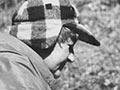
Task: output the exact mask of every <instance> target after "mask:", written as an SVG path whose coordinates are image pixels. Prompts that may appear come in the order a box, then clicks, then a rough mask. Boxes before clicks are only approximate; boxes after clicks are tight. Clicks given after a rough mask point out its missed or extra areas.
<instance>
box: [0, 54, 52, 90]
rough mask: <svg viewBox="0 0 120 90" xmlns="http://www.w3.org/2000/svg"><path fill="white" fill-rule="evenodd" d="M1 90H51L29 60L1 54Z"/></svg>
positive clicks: (14, 55)
mask: <svg viewBox="0 0 120 90" xmlns="http://www.w3.org/2000/svg"><path fill="white" fill-rule="evenodd" d="M0 90H50V89H46V84H45V83H44V80H43V78H42V76H39V77H38V76H37V74H36V73H35V70H34V68H32V65H31V64H30V62H29V60H28V58H26V57H23V56H20V55H17V54H13V53H9V52H7V53H4V54H3V53H2V54H1V53H0Z"/></svg>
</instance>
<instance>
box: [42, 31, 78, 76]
mask: <svg viewBox="0 0 120 90" xmlns="http://www.w3.org/2000/svg"><path fill="white" fill-rule="evenodd" d="M67 31H68V32H67ZM63 32H64V31H63ZM75 42H76V40H75V38H74V35H73V34H72V32H69V30H66V33H65V32H64V33H63V34H62V32H61V35H60V36H59V38H58V42H57V43H56V45H55V46H54V49H53V50H52V52H51V54H50V55H49V56H48V57H47V58H45V60H44V61H45V63H46V64H47V65H48V67H49V69H50V70H51V71H52V72H53V73H54V76H55V77H59V76H60V74H61V70H62V69H63V68H64V66H65V64H66V63H67V62H73V61H74V60H75V56H74V51H73V46H74V44H75Z"/></svg>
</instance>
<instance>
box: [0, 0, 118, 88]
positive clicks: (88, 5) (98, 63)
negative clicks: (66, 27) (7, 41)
mask: <svg viewBox="0 0 120 90" xmlns="http://www.w3.org/2000/svg"><path fill="white" fill-rule="evenodd" d="M72 2H73V3H74V4H76V6H77V8H78V9H79V12H80V17H79V21H80V22H81V23H82V24H86V25H88V27H89V29H90V31H91V32H92V33H93V34H94V35H95V36H96V38H97V39H98V40H100V42H101V46H100V47H94V46H91V45H88V44H86V43H83V42H81V41H79V42H78V43H77V44H76V46H75V48H74V50H75V54H76V61H75V62H74V63H72V65H71V64H68V65H66V67H65V69H64V71H63V75H62V76H61V83H60V85H59V86H58V90H119V88H120V55H119V54H120V30H119V29H120V26H119V24H120V10H119V9H120V5H119V3H120V2H119V0H72ZM3 12H4V11H2V12H1V13H3ZM9 14H10V13H9ZM9 14H6V12H5V14H4V15H2V16H0V18H1V19H3V18H2V17H3V16H7V15H8V16H9ZM8 16H7V18H6V17H5V20H7V19H8V20H9V18H8ZM5 20H4V19H3V21H2V22H0V23H1V27H2V25H5V26H6V25H8V24H7V23H8V22H7V21H5ZM0 21H1V20H0Z"/></svg>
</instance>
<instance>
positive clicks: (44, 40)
mask: <svg viewBox="0 0 120 90" xmlns="http://www.w3.org/2000/svg"><path fill="white" fill-rule="evenodd" d="M77 13H78V12H77V11H76V9H75V7H74V5H71V3H70V2H69V0H26V1H25V2H23V4H22V5H21V7H20V8H19V9H18V11H17V12H15V14H14V15H13V18H12V28H11V30H10V31H9V32H8V33H9V34H11V35H12V36H10V35H8V34H4V33H0V37H1V38H0V43H1V45H0V47H1V48H0V49H1V50H0V55H1V56H0V62H1V76H0V83H1V84H0V88H1V89H2V90H4V89H7V90H11V89H14V90H25V89H27V90H56V87H57V81H56V80H55V77H59V76H60V73H61V70H62V69H63V67H64V65H65V64H66V63H67V62H68V61H74V52H73V46H74V44H75V42H76V40H77V39H76V37H77V35H76V34H75V33H74V31H72V30H70V29H71V28H72V29H73V28H75V27H76V26H78V25H77V24H76V23H78V21H77V20H76V18H77V16H78V15H77ZM71 23H73V24H71ZM63 26H64V27H63ZM79 27H80V28H81V30H83V31H85V29H86V28H84V27H83V26H82V25H79ZM76 30H77V29H76ZM83 31H82V37H83V39H82V40H83V41H84V40H86V41H87V42H88V41H89V40H90V41H91V39H89V38H90V37H91V34H89V33H88V32H85V33H83ZM71 32H72V33H71ZM77 32H78V31H77ZM86 33H87V35H88V36H90V37H87V39H86V38H85V36H86ZM78 34H79V33H78ZM13 36H14V37H13ZM15 37H17V39H16V38H15ZM80 38H81V37H80ZM75 39H76V40H75ZM20 40H21V41H22V42H21V41H20ZM92 41H94V40H93V39H92ZM23 42H24V43H23ZM90 43H91V42H90ZM94 45H96V46H99V42H97V44H94ZM71 48H72V49H71Z"/></svg>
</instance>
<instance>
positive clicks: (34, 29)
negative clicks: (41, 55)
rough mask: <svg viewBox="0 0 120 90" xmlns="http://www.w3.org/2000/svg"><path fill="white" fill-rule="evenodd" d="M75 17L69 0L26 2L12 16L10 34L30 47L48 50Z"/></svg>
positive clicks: (30, 0) (31, 0) (29, 0)
mask: <svg viewBox="0 0 120 90" xmlns="http://www.w3.org/2000/svg"><path fill="white" fill-rule="evenodd" d="M75 16H76V13H75V10H74V8H73V7H72V6H71V4H70V2H69V0H27V1H25V2H24V3H23V4H22V5H21V7H20V8H19V10H18V11H17V12H16V13H15V14H14V15H13V18H12V22H13V26H12V29H11V31H10V34H12V35H13V36H15V37H17V38H19V39H20V40H22V41H24V42H25V43H27V44H28V45H30V46H35V47H39V48H41V49H45V48H49V47H50V46H52V45H54V44H55V42H56V40H57V37H58V35H59V33H60V30H61V28H62V26H63V25H64V24H66V23H70V22H74V17H75Z"/></svg>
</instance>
